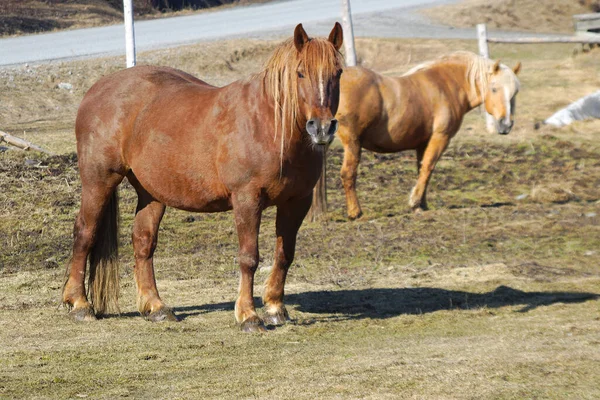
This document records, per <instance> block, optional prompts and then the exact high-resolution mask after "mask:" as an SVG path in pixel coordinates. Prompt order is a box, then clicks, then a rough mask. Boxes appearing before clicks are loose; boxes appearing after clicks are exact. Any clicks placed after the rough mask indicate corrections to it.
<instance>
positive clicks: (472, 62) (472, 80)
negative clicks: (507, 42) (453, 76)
mask: <svg viewBox="0 0 600 400" xmlns="http://www.w3.org/2000/svg"><path fill="white" fill-rule="evenodd" d="M443 64H461V65H464V66H465V67H466V70H465V71H466V73H465V79H466V80H467V81H468V82H469V84H470V86H471V90H472V93H471V95H479V96H481V98H482V99H483V98H484V97H485V93H486V92H487V90H488V83H489V76H490V74H489V71H490V67H491V66H492V65H494V61H493V60H490V59H487V58H484V57H481V56H480V55H477V54H475V53H472V52H470V51H456V52H454V53H450V54H446V55H443V56H441V57H439V58H438V59H436V60H433V61H428V62H425V63H423V64H420V65H417V66H416V67H414V68H412V69H411V70H409V71H408V72H406V73H405V74H404V75H402V76H407V75H411V74H413V73H415V72H417V71H421V70H425V69H429V68H434V67H436V66H440V65H443ZM477 89H479V93H477V92H476V90H477Z"/></svg>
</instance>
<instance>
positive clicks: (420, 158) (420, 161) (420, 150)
mask: <svg viewBox="0 0 600 400" xmlns="http://www.w3.org/2000/svg"><path fill="white" fill-rule="evenodd" d="M426 148H427V143H426V144H424V145H423V146H421V147H417V177H418V176H419V174H420V173H421V167H422V165H423V155H424V154H425V149H426ZM419 208H420V209H421V210H427V191H424V192H423V196H422V197H421V204H420V206H419Z"/></svg>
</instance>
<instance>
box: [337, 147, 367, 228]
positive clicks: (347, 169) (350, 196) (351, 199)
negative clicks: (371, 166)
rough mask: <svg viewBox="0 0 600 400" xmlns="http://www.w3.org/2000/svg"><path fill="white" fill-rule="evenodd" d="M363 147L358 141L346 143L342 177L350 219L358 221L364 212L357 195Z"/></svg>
mask: <svg viewBox="0 0 600 400" xmlns="http://www.w3.org/2000/svg"><path fill="white" fill-rule="evenodd" d="M360 154H361V146H360V142H359V141H358V140H357V139H354V138H349V139H348V140H347V141H346V143H344V162H343V164H342V170H341V171H340V175H341V177H342V184H343V185H344V191H345V192H346V206H347V209H348V218H349V219H357V218H360V216H361V215H362V210H361V208H360V204H359V202H358V197H357V195H356V176H357V174H358V163H359V162H360Z"/></svg>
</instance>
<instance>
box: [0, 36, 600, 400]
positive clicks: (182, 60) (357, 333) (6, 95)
mask: <svg viewBox="0 0 600 400" xmlns="http://www.w3.org/2000/svg"><path fill="white" fill-rule="evenodd" d="M357 46H358V48H359V50H360V54H359V58H360V59H361V60H362V62H363V64H364V65H367V66H369V67H371V68H374V69H377V70H379V71H382V72H384V73H387V74H399V73H402V72H404V71H406V70H407V69H409V68H410V67H412V66H414V65H415V64H417V63H419V62H422V61H424V60H426V59H429V58H431V57H433V56H435V55H437V54H440V53H441V52H445V51H448V50H449V49H470V50H473V49H475V46H476V44H475V43H474V42H467V41H444V42H440V41H432V40H411V41H406V40H358V41H357ZM273 48H274V44H273V43H271V42H262V41H228V42H218V43H211V44H202V45H198V46H188V47H181V48H175V49H169V50H164V51H158V52H152V53H144V54H141V55H140V56H139V58H138V60H139V62H140V63H142V64H143V63H153V64H163V65H170V66H174V67H178V68H182V69H184V70H187V71H189V72H191V73H193V74H195V75H197V76H199V77H202V78H203V79H205V80H207V81H209V82H212V83H215V84H218V85H223V84H226V83H228V82H230V81H232V80H234V79H237V78H239V77H242V76H247V75H248V74H250V73H252V72H254V71H257V70H258V69H259V68H260V66H261V64H262V62H263V61H264V60H265V58H266V57H267V56H268V55H269V54H270V52H271V51H272V50H273ZM491 51H492V54H493V55H494V56H496V57H500V58H502V59H503V60H504V61H505V62H506V63H507V64H509V65H512V64H513V63H514V62H515V61H517V60H521V61H523V71H522V74H521V81H522V86H523V88H522V91H521V93H520V94H519V98H518V100H517V103H518V115H517V125H516V127H515V129H514V130H513V132H512V133H511V134H510V135H509V136H506V137H501V136H499V135H489V134H486V133H484V128H483V122H482V120H481V118H480V116H479V115H478V114H477V113H476V112H473V113H471V114H470V115H468V116H467V118H466V120H465V122H464V125H463V128H462V130H461V131H460V132H459V133H458V135H457V137H456V138H455V139H454V141H453V142H452V144H451V146H450V148H449V149H448V151H447V153H446V155H445V156H444V157H443V159H442V161H441V162H440V164H439V166H438V168H437V170H436V173H435V174H434V176H433V180H432V184H431V188H430V192H429V196H428V199H429V203H430V206H431V207H432V210H431V211H428V212H426V213H424V214H423V215H422V216H414V215H412V214H410V213H409V210H408V205H407V198H408V193H409V190H410V188H411V186H412V185H413V183H414V179H415V177H416V173H415V165H414V164H415V158H414V155H413V154H412V153H405V154H394V155H376V154H373V153H369V152H366V154H365V156H364V162H363V163H362V164H361V167H360V177H359V192H360V193H359V195H360V197H361V199H362V202H363V206H364V210H365V217H363V218H362V219H360V220H358V221H355V222H348V221H346V220H345V218H344V215H345V212H344V210H343V196H342V189H341V186H340V183H339V178H338V176H337V171H339V167H340V163H341V157H342V154H341V151H340V148H339V147H334V149H333V150H332V153H331V156H330V157H329V162H330V168H329V171H331V175H330V176H329V177H328V180H329V187H330V191H329V199H330V209H331V212H330V214H329V215H328V217H327V219H326V221H325V222H324V223H323V224H318V223H305V225H304V226H303V228H302V229H301V232H300V236H299V245H298V252H297V261H296V262H295V264H294V266H293V267H292V270H291V273H290V277H289V284H288V286H287V293H288V296H287V303H288V304H289V309H290V312H291V316H292V318H293V319H294V321H293V322H292V323H291V324H289V325H287V326H285V327H282V328H278V329H275V330H272V331H270V332H268V333H267V334H265V335H244V334H242V333H241V332H239V331H238V329H237V328H236V326H235V325H234V323H233V300H234V299H235V295H236V288H237V278H238V272H237V266H236V264H235V256H236V252H237V238H236V235H235V231H234V225H233V221H232V216H231V214H230V213H225V214H214V215H211V214H190V213H185V212H180V211H177V210H172V209H170V210H168V211H167V214H166V216H165V219H164V221H163V224H162V226H161V232H160V235H161V236H160V239H159V246H158V250H157V254H156V269H157V277H158V286H159V290H161V293H162V295H163V297H164V299H165V300H166V301H167V302H168V303H169V304H170V305H172V306H174V307H175V310H176V311H177V312H178V314H179V315H180V316H181V317H182V318H183V320H182V321H181V322H179V323H165V324H151V323H148V322H145V321H143V320H142V319H141V318H140V317H139V316H138V315H137V314H136V312H135V304H134V303H135V301H134V298H135V288H134V284H133V278H132V270H131V266H132V251H131V240H130V232H131V224H132V213H133V210H134V208H135V199H134V193H133V191H132V189H131V188H130V187H127V186H124V187H123V188H122V189H121V197H122V202H121V211H122V232H121V243H122V245H123V246H122V252H121V259H122V265H123V270H122V275H123V279H122V284H123V286H122V291H123V293H122V300H121V306H122V311H123V314H122V315H121V316H120V317H117V316H114V317H111V318H107V319H104V320H101V321H97V322H95V323H91V324H76V323H73V322H71V321H70V320H69V319H68V318H67V317H66V311H65V310H64V309H60V308H59V299H60V289H61V285H62V282H63V272H64V266H65V264H66V262H67V259H68V257H69V251H70V249H69V248H70V246H71V229H72V224H73V221H74V218H75V215H76V212H77V210H78V204H79V191H80V185H79V178H78V175H77V164H76V156H75V155H74V153H73V151H74V149H75V145H74V138H73V132H72V126H73V121H74V116H75V112H76V108H77V105H78V103H79V101H80V100H81V97H82V96H83V94H84V93H85V91H86V90H87V88H89V87H90V86H91V84H92V83H93V82H94V81H96V80H97V79H98V78H99V77H100V76H102V75H104V74H107V73H110V72H111V71H115V70H117V69H119V68H121V66H122V65H123V60H122V59H120V58H107V59H101V60H92V61H76V62H69V63H60V64H51V65H39V66H35V67H28V68H25V69H5V70H1V71H0V78H1V79H0V84H1V86H0V93H1V95H0V96H1V98H0V121H2V127H1V129H3V130H6V131H9V132H10V133H13V134H17V135H19V136H24V137H26V138H27V139H29V140H32V141H33V142H35V143H37V144H40V145H42V146H44V147H46V148H48V149H50V150H52V151H53V152H55V153H56V154H57V155H56V156H50V157H47V156H40V155H37V154H33V153H24V152H20V151H16V150H9V151H6V152H4V153H1V154H0V188H1V189H0V326H2V329H0V343H3V345H2V346H0V397H7V398H25V397H30V398H33V397H35V398H85V397H89V398H115V397H119V396H130V397H134V398H142V397H146V398H220V399H222V398H231V399H239V398H256V397H258V398H272V399H287V398H306V399H315V398H367V399H369V398H370V399H382V398H389V399H397V398H427V399H436V398H439V399H448V398H460V399H469V398H494V399H515V398H549V399H564V398H577V399H595V398H599V397H600V389H599V387H598V379H599V378H600V374H599V372H598V368H597V366H598V365H599V362H600V353H599V352H598V351H597V350H598V346H599V345H600V329H599V326H600V314H599V313H598V309H599V307H598V305H599V300H598V295H599V294H600V267H599V265H600V253H599V252H598V249H599V248H600V202H599V200H600V162H599V154H600V146H599V145H598V132H599V131H600V123H599V122H597V121H596V122H580V123H577V124H575V125H573V126H572V127H569V128H566V129H564V130H560V131H558V130H557V131H554V130H549V129H544V130H541V131H534V130H533V123H534V121H536V120H538V119H541V118H543V117H546V116H548V115H549V114H551V113H552V112H553V111H554V110H556V109H557V108H558V107H560V106H562V105H564V104H567V103H568V102H570V101H572V100H574V99H576V98H578V97H581V96H582V95H585V94H587V93H589V92H591V91H593V90H596V89H597V87H598V85H599V84H600V78H599V77H598V74H597V72H598V70H597V68H598V67H597V65H598V62H600V52H598V51H592V52H590V53H586V54H579V55H578V56H576V57H573V56H572V55H571V54H572V46H565V45H536V46H529V45H527V46H505V45H496V46H493V47H492V48H491ZM61 82H64V83H70V84H71V85H73V89H72V90H66V89H60V88H58V87H57V86H58V84H59V83H61ZM263 220H264V225H263V229H262V232H261V240H260V244H261V255H262V257H263V261H262V263H261V268H260V270H259V272H258V280H259V281H261V280H263V279H264V278H265V277H266V273H267V270H268V266H269V264H270V262H271V260H272V256H271V254H272V248H273V242H274V241H273V236H274V235H273V232H274V221H273V220H274V210H272V209H270V210H268V211H267V212H266V213H265V217H264V219H263ZM260 294H261V289H260V285H257V296H259V295H260Z"/></svg>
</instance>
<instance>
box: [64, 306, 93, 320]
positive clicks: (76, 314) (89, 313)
mask: <svg viewBox="0 0 600 400" xmlns="http://www.w3.org/2000/svg"><path fill="white" fill-rule="evenodd" d="M69 317H71V319H72V320H73V321H78V322H80V321H95V320H96V314H94V310H93V309H92V308H91V307H85V308H74V309H73V310H71V311H70V312H69Z"/></svg>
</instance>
